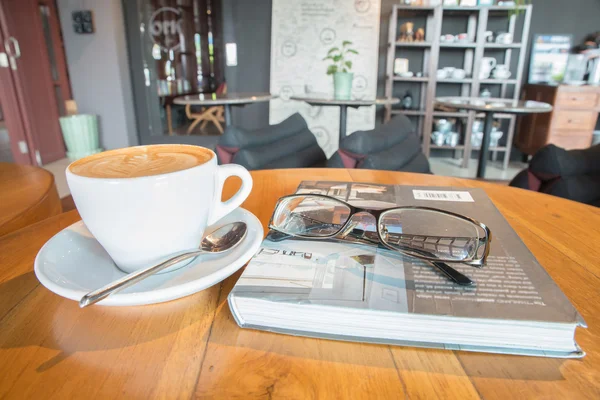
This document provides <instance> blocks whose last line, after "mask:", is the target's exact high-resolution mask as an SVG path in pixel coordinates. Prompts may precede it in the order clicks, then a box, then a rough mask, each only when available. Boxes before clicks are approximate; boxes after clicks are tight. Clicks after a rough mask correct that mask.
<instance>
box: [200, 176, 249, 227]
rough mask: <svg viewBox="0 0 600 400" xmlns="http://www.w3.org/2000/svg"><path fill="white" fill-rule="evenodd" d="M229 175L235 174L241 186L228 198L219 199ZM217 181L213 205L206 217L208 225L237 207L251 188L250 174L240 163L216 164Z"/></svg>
mask: <svg viewBox="0 0 600 400" xmlns="http://www.w3.org/2000/svg"><path fill="white" fill-rule="evenodd" d="M230 176H237V177H239V178H240V179H241V180H242V187H241V188H240V190H238V191H237V193H236V194H234V195H233V196H232V197H231V198H230V199H229V200H227V201H221V195H222V193H223V184H224V183H225V180H226V179H227V178H229V177H230ZM216 179H217V183H216V188H215V199H214V202H215V206H214V208H213V211H212V212H211V214H210V217H209V218H208V225H212V224H214V223H215V222H217V221H218V220H220V219H221V218H223V217H224V216H226V215H227V214H229V213H230V212H232V211H233V210H235V209H236V208H238V207H239V206H240V205H241V204H242V203H243V202H244V200H246V198H247V197H248V195H249V194H250V191H251V190H252V176H251V175H250V172H248V170H247V169H246V168H244V167H242V166H241V165H237V164H226V165H219V166H217V177H216Z"/></svg>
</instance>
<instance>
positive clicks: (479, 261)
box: [269, 193, 492, 267]
mask: <svg viewBox="0 0 600 400" xmlns="http://www.w3.org/2000/svg"><path fill="white" fill-rule="evenodd" d="M309 196H310V197H317V198H322V199H325V200H334V201H336V202H338V203H340V204H342V205H345V206H346V207H348V208H349V209H350V214H349V215H348V219H347V220H346V222H345V223H344V224H343V225H342V227H341V228H340V229H339V230H338V231H336V232H335V233H333V234H330V235H323V236H311V235H304V234H291V233H288V232H283V231H281V230H280V229H278V228H277V227H275V226H274V225H273V218H274V217H275V214H276V211H277V208H278V207H279V206H280V204H281V203H282V202H283V201H284V200H286V199H291V198H294V197H309ZM396 210H426V211H435V212H439V213H441V214H446V215H449V216H452V217H455V218H458V219H461V220H463V221H466V222H470V223H472V224H474V225H476V226H478V227H480V228H481V229H482V230H483V231H484V232H485V238H484V239H483V240H482V238H479V245H478V246H477V248H476V249H475V256H477V253H478V252H479V248H480V247H481V242H482V241H483V245H484V250H483V254H482V255H481V256H480V257H479V258H473V259H471V260H469V261H462V260H444V259H440V258H438V257H429V256H424V255H414V254H409V255H411V256H413V257H417V258H420V259H423V260H427V261H434V262H435V261H438V262H444V263H461V264H467V265H472V266H475V267H482V266H483V265H484V264H485V262H486V260H487V257H488V255H489V253H490V243H491V242H492V231H491V230H490V228H488V227H487V225H485V224H483V223H481V222H479V221H477V220H476V219H473V218H471V217H468V216H466V215H461V214H457V213H454V212H452V211H446V210H441V209H439V208H433V207H423V206H399V207H391V208H384V209H373V208H362V207H355V206H353V205H352V204H350V203H347V202H345V201H343V200H340V199H338V198H336V197H333V196H327V195H323V194H313V193H306V194H302V193H297V194H291V195H287V196H283V197H280V198H279V199H278V200H277V204H276V205H275V209H274V210H273V214H272V215H271V218H270V220H269V229H273V230H275V231H277V232H280V233H283V234H286V235H289V236H292V237H299V238H303V239H316V240H322V239H332V238H335V237H336V236H338V235H339V234H340V232H343V231H344V230H345V229H346V228H347V227H348V225H349V223H350V221H352V217H353V216H354V215H356V214H359V213H363V212H364V213H367V214H369V215H371V216H373V217H374V218H375V227H376V232H377V237H378V238H379V242H380V244H381V245H383V246H385V247H386V248H388V249H390V250H393V251H398V252H400V253H407V252H406V251H402V250H400V249H397V248H395V247H392V246H390V245H389V244H387V243H386V242H385V241H384V240H383V237H382V236H381V232H380V231H379V225H380V219H381V216H382V215H383V214H385V213H386V212H390V211H396Z"/></svg>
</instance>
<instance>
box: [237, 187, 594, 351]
mask: <svg viewBox="0 0 600 400" xmlns="http://www.w3.org/2000/svg"><path fill="white" fill-rule="evenodd" d="M297 193H317V194H323V195H329V196H333V197H336V198H339V199H341V200H343V201H345V202H347V203H350V204H352V205H354V206H357V207H362V208H391V207H395V206H408V205H411V206H425V207H433V208H439V209H443V210H447V211H451V212H454V213H457V214H461V215H465V216H468V217H471V218H473V219H476V220H478V221H480V222H482V223H484V224H486V225H487V226H488V227H489V228H490V229H491V231H492V238H493V239H492V243H491V249H490V255H489V257H488V259H487V262H486V264H485V265H484V266H483V267H482V268H476V267H472V266H468V265H464V264H457V263H453V264H451V266H452V267H453V268H455V269H456V270H458V271H460V272H461V273H463V274H465V275H467V276H468V277H470V278H471V279H472V280H474V281H475V285H474V286H468V287H465V286H459V285H457V284H455V283H453V282H451V281H450V280H448V279H447V278H446V276H445V275H443V274H441V273H440V272H439V271H438V270H436V269H435V268H434V267H433V266H431V265H430V264H429V263H428V262H427V261H422V260H420V259H417V258H414V257H410V256H407V255H403V254H402V253H399V252H395V251H391V250H387V249H383V248H378V247H373V246H366V245H362V244H355V243H348V242H344V241H338V240H332V239H327V240H307V239H297V238H290V237H286V238H284V240H282V237H281V236H282V235H278V234H277V233H276V232H270V233H269V235H268V236H267V238H266V239H265V240H264V242H263V244H262V246H261V248H260V250H259V251H258V253H257V254H256V255H255V256H254V258H253V259H252V260H251V262H250V263H249V264H248V266H247V267H246V269H245V270H244V272H243V274H242V275H241V277H240V279H239V281H238V282H237V283H236V285H235V287H234V289H233V290H232V292H231V293H230V295H229V297H228V301H229V306H230V309H231V312H232V314H233V316H234V318H235V320H236V321H237V323H238V324H239V325H240V326H241V327H242V328H252V329H262V330H268V331H273V332H279V333H284V334H290V335H302V336H312V337H319V338H326V339H336V340H350V341H361V342H373V343H388V344H397V345H410V346H420V347H435V348H445V349H452V350H467V351H483V352H491V353H509V354H523V355H535V356H546V357H565V358H566V357H582V356H583V355H584V354H585V353H583V351H582V350H581V349H580V348H579V347H578V346H577V344H576V343H575V341H574V334H575V329H576V327H577V326H583V327H585V323H584V321H583V319H582V318H581V316H580V315H579V313H578V312H577V310H576V309H575V308H574V307H573V306H572V305H571V303H570V302H569V300H568V299H567V297H566V296H565V295H564V294H563V293H562V291H561V290H560V289H559V288H558V286H557V285H556V284H555V283H554V281H553V280H552V279H551V278H550V276H549V275H548V274H547V273H546V271H545V270H544V268H543V267H542V266H541V265H540V264H539V263H538V261H537V260H536V259H535V257H534V256H533V254H532V253H531V252H530V251H529V249H528V248H527V247H526V246H525V244H524V243H523V242H522V241H521V239H520V238H519V236H518V235H517V234H516V232H515V231H514V230H513V229H512V228H511V226H510V225H509V224H508V222H507V221H506V220H505V219H504V217H503V216H502V214H501V213H500V212H499V211H498V209H497V208H496V207H495V206H494V204H493V203H492V201H491V200H490V199H489V198H488V196H487V195H486V193H485V191H484V190H482V189H474V188H451V187H413V186H392V185H379V184H368V183H364V184H363V183H354V182H302V183H301V184H300V186H299V188H298V191H297ZM366 221H367V222H366V224H371V225H372V226H371V227H368V226H367V227H365V229H366V230H368V229H373V227H374V224H375V220H374V219H373V220H372V221H370V222H368V221H369V220H368V218H366Z"/></svg>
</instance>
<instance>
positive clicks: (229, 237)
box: [79, 222, 248, 308]
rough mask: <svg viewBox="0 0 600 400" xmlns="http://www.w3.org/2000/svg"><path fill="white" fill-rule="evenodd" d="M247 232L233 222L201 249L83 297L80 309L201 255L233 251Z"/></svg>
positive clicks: (129, 275) (244, 227) (242, 226)
mask: <svg viewBox="0 0 600 400" xmlns="http://www.w3.org/2000/svg"><path fill="white" fill-rule="evenodd" d="M247 231H248V227H247V226H246V224H245V223H244V222H233V223H231V224H227V225H224V226H222V227H220V228H219V229H217V230H215V231H214V232H211V233H210V234H209V235H207V236H206V237H205V238H204V239H203V240H202V243H200V249H198V250H194V251H190V252H187V253H184V254H180V255H178V256H175V257H173V258H170V259H168V260H167V261H164V262H162V263H160V264H157V265H154V266H152V267H148V268H145V269H141V270H139V271H135V272H132V273H131V274H128V275H125V276H124V277H122V278H121V279H119V280H116V281H114V282H111V283H109V284H108V285H106V286H104V287H101V288H100V289H97V290H94V291H93V292H90V293H88V294H86V295H85V296H83V297H82V298H81V300H79V307H81V308H84V307H87V306H91V305H92V304H95V303H97V302H99V301H100V300H102V299H104V298H106V297H108V296H110V295H111V294H113V293H116V292H118V291H120V290H122V289H125V288H126V287H129V286H131V285H133V284H135V283H137V282H139V281H141V280H143V279H146V278H147V277H149V276H151V275H154V274H156V273H157V272H160V271H162V270H163V269H166V268H169V267H170V266H172V265H175V264H177V263H178V262H181V261H184V260H187V259H189V258H192V257H196V256H199V255H200V254H206V253H222V252H224V251H227V250H231V249H233V248H234V247H235V246H237V245H238V244H240V243H241V242H242V239H243V238H244V237H245V236H246V232H247Z"/></svg>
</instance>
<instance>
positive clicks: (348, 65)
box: [344, 61, 352, 69]
mask: <svg viewBox="0 0 600 400" xmlns="http://www.w3.org/2000/svg"><path fill="white" fill-rule="evenodd" d="M344 64H346V67H348V69H350V68H352V61H346V62H345V63H344Z"/></svg>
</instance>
